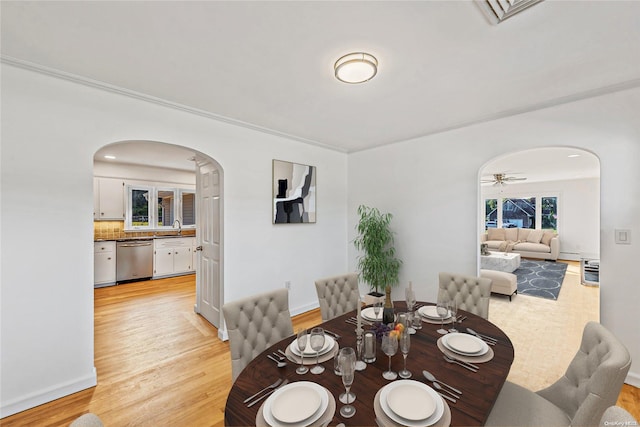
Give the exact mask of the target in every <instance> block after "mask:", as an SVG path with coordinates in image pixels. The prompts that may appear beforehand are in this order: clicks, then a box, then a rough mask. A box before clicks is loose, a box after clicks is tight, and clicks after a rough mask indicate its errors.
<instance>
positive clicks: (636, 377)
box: [624, 371, 640, 388]
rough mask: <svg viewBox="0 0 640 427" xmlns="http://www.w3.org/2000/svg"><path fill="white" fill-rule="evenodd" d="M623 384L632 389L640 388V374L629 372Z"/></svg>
mask: <svg viewBox="0 0 640 427" xmlns="http://www.w3.org/2000/svg"><path fill="white" fill-rule="evenodd" d="M624 382H625V383H627V384H629V385H632V386H634V387H638V388H640V374H638V373H635V372H631V371H629V373H628V374H627V378H626V379H625V380H624Z"/></svg>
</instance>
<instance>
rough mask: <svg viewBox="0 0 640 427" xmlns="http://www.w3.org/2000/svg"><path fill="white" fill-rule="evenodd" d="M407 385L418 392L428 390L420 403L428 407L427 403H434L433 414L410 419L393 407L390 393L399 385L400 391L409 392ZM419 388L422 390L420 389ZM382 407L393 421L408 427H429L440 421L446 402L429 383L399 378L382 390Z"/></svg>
mask: <svg viewBox="0 0 640 427" xmlns="http://www.w3.org/2000/svg"><path fill="white" fill-rule="evenodd" d="M405 386H409V387H411V389H412V391H415V392H416V393H421V392H426V393H425V394H420V396H422V397H421V399H420V402H419V403H418V405H424V406H425V407H426V406H427V405H429V406H430V405H432V404H433V405H434V406H435V409H434V410H433V411H432V413H431V415H429V416H428V417H427V418H424V419H421V420H410V419H408V418H404V417H402V416H401V415H399V414H397V413H395V412H394V410H393V409H391V407H390V406H389V403H388V400H389V394H393V393H394V390H396V389H397V388H398V387H401V389H400V392H401V393H402V394H404V393H406V392H407V389H405ZM418 388H419V389H421V390H419V391H418V390H417V389H418ZM380 407H381V408H382V410H383V411H384V413H385V414H386V415H387V416H388V417H389V418H391V419H392V420H393V421H395V422H397V423H399V424H402V425H405V426H408V427H428V426H430V425H432V424H435V423H436V422H438V420H439V419H440V418H442V414H444V403H443V401H442V399H441V398H440V396H439V395H438V393H437V392H436V391H435V390H434V389H432V388H431V387H429V386H428V385H426V384H424V383H421V382H419V381H414V380H398V381H394V382H392V383H390V384H387V385H386V386H384V387H383V388H382V389H381V390H380Z"/></svg>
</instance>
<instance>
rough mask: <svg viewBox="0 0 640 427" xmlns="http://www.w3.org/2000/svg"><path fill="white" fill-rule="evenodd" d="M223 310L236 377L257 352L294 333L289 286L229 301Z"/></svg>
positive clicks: (233, 372)
mask: <svg viewBox="0 0 640 427" xmlns="http://www.w3.org/2000/svg"><path fill="white" fill-rule="evenodd" d="M222 312H223V314H224V320H225V322H226V325H227V333H228V334H229V348H230V350H231V373H232V375H233V381H235V380H236V378H238V375H240V372H242V370H243V369H244V367H245V366H247V365H248V364H249V362H251V361H252V360H253V359H254V358H255V357H256V356H257V355H259V354H260V353H262V352H263V351H264V350H265V349H267V348H268V347H271V346H272V345H273V344H275V343H277V342H278V341H280V340H282V339H284V338H286V337H289V336H291V335H293V323H292V322H291V314H290V312H289V291H288V290H287V289H277V290H275V291H271V292H266V293H262V294H259V295H254V296H250V297H247V298H244V299H240V300H237V301H232V302H228V303H226V304H224V305H223V306H222Z"/></svg>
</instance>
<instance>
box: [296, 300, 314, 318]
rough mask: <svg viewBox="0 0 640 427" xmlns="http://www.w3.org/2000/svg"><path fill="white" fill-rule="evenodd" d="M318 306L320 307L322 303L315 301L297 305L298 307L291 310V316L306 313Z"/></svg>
mask: <svg viewBox="0 0 640 427" xmlns="http://www.w3.org/2000/svg"><path fill="white" fill-rule="evenodd" d="M318 307H320V304H318V302H313V303H311V304H307V305H303V306H301V307H297V308H294V309H293V310H290V312H291V316H297V315H298V314H302V313H306V312H307V311H311V310H314V309H316V308H318Z"/></svg>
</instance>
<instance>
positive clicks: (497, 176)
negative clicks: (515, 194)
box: [480, 173, 527, 185]
mask: <svg viewBox="0 0 640 427" xmlns="http://www.w3.org/2000/svg"><path fill="white" fill-rule="evenodd" d="M526 179H527V178H517V177H515V176H507V174H505V173H494V174H493V178H492V179H483V180H481V181H480V182H482V183H483V184H484V183H493V185H504V184H507V183H509V182H513V181H524V180H526Z"/></svg>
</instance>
